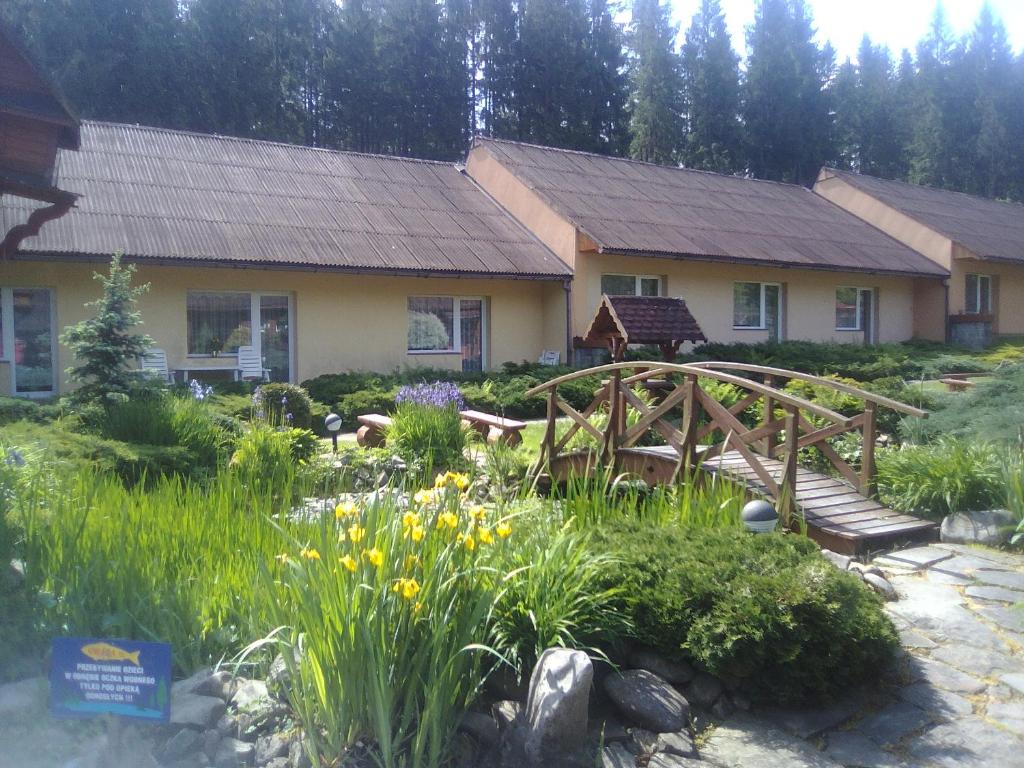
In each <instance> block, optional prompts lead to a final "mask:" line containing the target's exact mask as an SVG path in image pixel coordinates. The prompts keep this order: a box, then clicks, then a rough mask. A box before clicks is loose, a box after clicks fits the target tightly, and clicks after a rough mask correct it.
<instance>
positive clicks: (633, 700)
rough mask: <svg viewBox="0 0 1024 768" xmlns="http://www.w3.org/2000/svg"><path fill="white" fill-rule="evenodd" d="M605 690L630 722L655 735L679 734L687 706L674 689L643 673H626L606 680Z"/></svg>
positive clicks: (640, 671)
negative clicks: (674, 732) (676, 732)
mask: <svg viewBox="0 0 1024 768" xmlns="http://www.w3.org/2000/svg"><path fill="white" fill-rule="evenodd" d="M604 689H605V692H606V693H607V694H608V698H610V699H611V700H612V701H613V702H614V703H615V706H616V707H618V709H619V711H620V712H622V714H623V715H624V716H625V717H626V718H627V719H629V720H631V721H633V722H635V723H637V724H638V725H640V726H642V727H644V728H647V729H648V730H651V731H654V732H655V733H665V732H668V731H681V730H682V729H683V728H685V727H686V726H687V719H688V717H689V715H690V703H689V702H688V701H687V700H686V698H685V697H684V696H683V695H682V694H681V693H679V691H677V690H676V689H675V688H673V687H672V686H671V685H669V684H668V683H667V682H665V681H664V680H662V679H661V678H660V677H658V676H657V675H655V674H653V673H651V672H648V671H647V670H646V669H629V670H626V671H625V672H622V673H621V674H613V675H609V676H608V677H607V678H605V681H604Z"/></svg>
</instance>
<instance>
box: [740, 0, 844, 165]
mask: <svg viewBox="0 0 1024 768" xmlns="http://www.w3.org/2000/svg"><path fill="white" fill-rule="evenodd" d="M814 34H815V32H814V26H813V22H812V19H811V15H810V11H809V9H808V8H807V5H806V3H805V2H804V0H759V2H758V4H757V9H756V12H755V16H754V24H753V25H752V26H751V27H750V29H749V32H748V36H747V45H748V48H749V50H750V56H749V59H748V61H747V78H746V82H745V87H744V96H745V98H744V106H743V115H744V119H745V123H746V133H747V165H748V169H749V171H750V172H751V173H752V174H753V175H754V176H756V177H758V178H762V179H774V180H776V181H788V182H793V183H797V184H810V183H812V182H813V181H814V179H815V178H816V177H817V174H818V169H819V168H820V167H821V166H822V165H823V164H824V163H825V162H826V161H827V160H829V159H830V158H831V157H832V155H833V152H832V147H831V106H830V99H829V94H828V93H827V91H826V84H827V83H828V82H829V80H830V79H831V75H832V69H833V67H834V55H833V53H832V49H831V47H830V46H828V45H826V46H825V48H824V49H822V48H819V47H818V45H817V44H816V43H815V42H814Z"/></svg>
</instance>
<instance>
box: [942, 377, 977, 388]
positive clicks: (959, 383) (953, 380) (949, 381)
mask: <svg viewBox="0 0 1024 768" xmlns="http://www.w3.org/2000/svg"><path fill="white" fill-rule="evenodd" d="M939 381H941V382H942V383H943V384H945V385H946V389H948V390H949V391H950V392H963V391H964V390H967V389H970V388H971V387H973V386H974V382H973V381H971V380H970V379H966V378H965V379H961V378H958V377H956V376H946V377H945V378H943V379H939Z"/></svg>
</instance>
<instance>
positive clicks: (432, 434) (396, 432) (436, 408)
mask: <svg viewBox="0 0 1024 768" xmlns="http://www.w3.org/2000/svg"><path fill="white" fill-rule="evenodd" d="M464 406H465V402H464V400H463V398H462V393H461V392H460V391H459V388H458V387H456V386H455V385H454V384H451V383H448V382H442V381H435V382H433V383H431V384H416V385H410V386H405V387H402V389H401V390H399V392H398V395H397V396H396V397H395V410H394V413H393V415H392V422H391V426H390V427H388V429H387V445H388V448H390V449H391V450H393V451H395V452H396V453H397V454H398V455H399V456H401V457H402V458H403V459H405V460H406V461H407V462H408V463H409V464H410V465H413V466H414V467H416V468H417V470H418V471H419V473H420V474H421V475H422V477H424V478H425V477H432V476H433V475H434V472H435V470H445V469H459V468H461V467H462V466H463V465H464V464H465V463H466V462H465V458H464V456H463V451H464V450H465V449H466V445H467V443H468V442H469V434H468V432H469V431H468V429H467V428H465V427H464V426H463V425H462V417H461V416H460V415H459V411H461V410H462V409H463V408H464Z"/></svg>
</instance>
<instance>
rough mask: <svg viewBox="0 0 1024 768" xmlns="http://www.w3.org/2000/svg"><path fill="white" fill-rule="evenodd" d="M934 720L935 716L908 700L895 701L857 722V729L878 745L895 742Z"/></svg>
mask: <svg viewBox="0 0 1024 768" xmlns="http://www.w3.org/2000/svg"><path fill="white" fill-rule="evenodd" d="M934 721H935V716H934V715H932V714H931V713H929V712H925V711H924V710H923V709H921V708H920V707H918V706H916V705H914V704H911V703H910V702H909V701H897V702H894V703H892V704H890V705H889V706H887V707H885V708H884V709H882V710H880V711H878V712H876V713H875V714H873V715H870V716H868V717H866V718H864V720H862V721H861V722H860V723H858V724H857V730H858V731H860V732H861V733H863V734H864V735H865V736H867V737H868V738H869V739H871V740H872V741H873V742H875V743H876V744H878V745H880V746H883V747H884V746H886V745H889V744H895V743H896V742H898V741H900V740H901V739H904V738H906V737H907V736H909V735H910V734H912V733H914V732H915V731H919V730H921V729H922V728H924V727H925V726H926V725H928V724H929V723H932V722H934Z"/></svg>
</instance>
